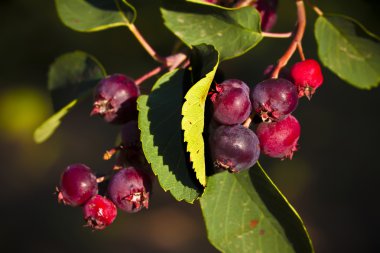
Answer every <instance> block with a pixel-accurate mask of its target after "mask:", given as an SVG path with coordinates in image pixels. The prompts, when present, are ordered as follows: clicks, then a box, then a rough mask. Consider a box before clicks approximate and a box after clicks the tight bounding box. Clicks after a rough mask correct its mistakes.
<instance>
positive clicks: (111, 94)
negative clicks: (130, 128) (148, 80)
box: [91, 74, 140, 124]
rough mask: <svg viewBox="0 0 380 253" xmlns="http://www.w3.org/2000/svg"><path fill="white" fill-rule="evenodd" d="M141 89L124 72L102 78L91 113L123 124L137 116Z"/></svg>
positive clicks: (109, 121)
mask: <svg viewBox="0 0 380 253" xmlns="http://www.w3.org/2000/svg"><path fill="white" fill-rule="evenodd" d="M139 95H140V90H139V88H138V86H137V85H136V84H135V82H134V81H133V80H132V79H130V78H129V77H127V76H125V75H123V74H113V75H110V76H107V77H105V78H104V79H102V80H101V81H100V82H99V84H98V85H97V87H96V89H95V94H94V107H93V110H92V112H91V115H95V114H99V115H100V116H101V117H103V118H104V120H105V121H107V122H108V123H115V124H123V123H126V122H127V121H129V120H132V119H136V118H137V104H136V100H137V97H138V96H139Z"/></svg>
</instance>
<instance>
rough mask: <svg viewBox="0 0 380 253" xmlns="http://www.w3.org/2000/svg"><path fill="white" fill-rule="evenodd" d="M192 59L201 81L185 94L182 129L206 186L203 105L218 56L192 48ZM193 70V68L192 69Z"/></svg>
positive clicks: (210, 48) (203, 47)
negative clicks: (195, 63) (198, 62)
mask: <svg viewBox="0 0 380 253" xmlns="http://www.w3.org/2000/svg"><path fill="white" fill-rule="evenodd" d="M193 54H195V55H194V56H193V57H192V59H194V58H195V59H196V61H200V63H201V69H200V76H201V79H200V80H199V81H198V82H196V83H195V84H194V85H193V86H192V87H191V88H190V90H189V91H188V92H187V93H186V96H185V100H186V101H185V103H184V104H183V107H182V115H183V119H182V129H183V130H184V141H185V142H187V151H188V152H189V153H190V161H191V162H192V163H193V169H194V171H195V175H196V177H197V179H198V180H199V182H200V183H201V184H202V185H203V186H205V185H206V165H205V145H204V141H203V135H202V133H203V129H204V124H205V120H204V113H205V103H206V98H207V95H208V91H209V89H210V85H211V83H212V80H213V79H214V76H215V72H216V69H217V68H218V64H219V54H218V52H217V51H216V50H215V48H214V47H213V46H206V45H200V46H194V48H193ZM193 69H194V70H195V67H193Z"/></svg>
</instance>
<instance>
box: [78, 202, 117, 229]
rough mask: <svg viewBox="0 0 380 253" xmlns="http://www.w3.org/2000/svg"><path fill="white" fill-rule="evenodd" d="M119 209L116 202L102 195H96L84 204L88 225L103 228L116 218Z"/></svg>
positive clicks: (84, 213) (84, 214)
mask: <svg viewBox="0 0 380 253" xmlns="http://www.w3.org/2000/svg"><path fill="white" fill-rule="evenodd" d="M116 215H117V209H116V206H115V204H114V203H112V201H110V200H109V199H107V198H105V197H102V196H100V195H95V196H93V197H92V198H91V199H89V200H88V201H87V202H86V204H85V205H84V206H83V216H84V219H85V221H86V223H87V226H89V227H91V228H94V229H97V230H101V229H104V228H106V227H107V226H108V225H110V224H111V223H112V222H113V221H114V220H115V218H116Z"/></svg>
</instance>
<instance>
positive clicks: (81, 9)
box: [55, 0, 136, 32]
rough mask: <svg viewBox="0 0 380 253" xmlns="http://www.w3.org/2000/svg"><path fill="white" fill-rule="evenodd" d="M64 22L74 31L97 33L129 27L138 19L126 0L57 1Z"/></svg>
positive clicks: (59, 13)
mask: <svg viewBox="0 0 380 253" xmlns="http://www.w3.org/2000/svg"><path fill="white" fill-rule="evenodd" d="M55 4H56V8H57V11H58V15H59V17H60V19H61V20H62V22H63V23H64V24H65V25H66V26H68V27H70V28H71V29H73V30H76V31H80V32H96V31H100V30H104V29H109V28H112V27H117V26H128V25H130V24H132V23H133V22H134V21H135V19H136V10H135V8H134V7H133V6H132V5H130V4H129V3H128V2H127V1H125V0H55Z"/></svg>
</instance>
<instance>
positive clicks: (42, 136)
mask: <svg viewBox="0 0 380 253" xmlns="http://www.w3.org/2000/svg"><path fill="white" fill-rule="evenodd" d="M105 75H106V73H105V70H104V69H103V67H102V66H101V65H100V63H99V62H98V61H97V60H96V59H95V58H94V57H92V56H90V55H88V54H86V53H85V52H81V51H75V52H71V53H67V54H64V55H62V56H60V57H58V58H57V59H56V60H55V61H54V63H53V64H52V65H51V66H50V69H49V75H48V89H49V90H50V92H51V95H52V99H53V106H54V109H55V111H58V112H57V113H56V114H54V115H53V116H51V117H50V118H49V119H48V120H46V121H45V122H44V123H42V125H41V126H39V127H38V128H37V129H36V130H35V132H34V140H35V142H37V143H42V142H44V141H46V140H47V139H48V138H49V137H50V136H51V135H52V134H53V133H54V131H55V130H56V129H57V128H58V126H59V125H60V123H61V120H62V118H63V117H64V116H66V115H67V113H68V112H69V111H70V110H71V109H72V107H74V106H75V105H76V104H77V103H78V102H79V100H80V99H81V98H83V97H84V96H85V95H86V94H88V93H89V91H91V90H92V89H93V88H94V86H95V85H96V84H97V83H98V82H99V80H100V79H102V78H103V77H104V76H105Z"/></svg>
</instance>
